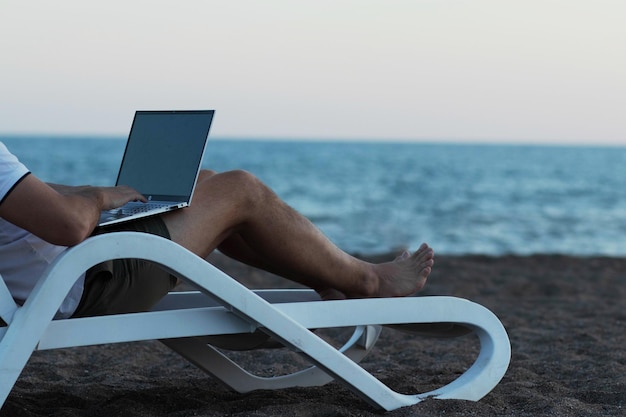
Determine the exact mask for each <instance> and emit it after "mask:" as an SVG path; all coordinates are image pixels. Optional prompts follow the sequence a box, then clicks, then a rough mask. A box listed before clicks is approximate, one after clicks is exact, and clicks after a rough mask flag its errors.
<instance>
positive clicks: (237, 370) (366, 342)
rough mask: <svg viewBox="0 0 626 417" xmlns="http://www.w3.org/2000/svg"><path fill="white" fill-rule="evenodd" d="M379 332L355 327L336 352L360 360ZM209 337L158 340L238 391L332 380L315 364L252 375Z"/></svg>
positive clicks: (369, 328) (374, 329) (270, 388)
mask: <svg viewBox="0 0 626 417" xmlns="http://www.w3.org/2000/svg"><path fill="white" fill-rule="evenodd" d="M381 331H382V328H381V326H357V327H356V328H355V330H354V332H353V333H352V336H351V337H350V339H349V340H348V341H347V342H346V343H345V344H344V345H343V346H342V347H341V348H340V349H339V352H342V353H344V354H345V355H346V356H347V357H349V358H350V359H352V360H353V361H355V362H359V361H361V360H362V359H363V358H364V357H365V356H366V355H367V354H368V353H369V352H370V350H371V349H372V348H373V347H374V344H375V343H376V341H377V340H378V337H379V336H380V333H381ZM207 339H208V340H207ZM210 339H211V338H210V337H208V338H204V337H193V338H179V339H164V340H161V342H162V343H163V344H165V345H166V346H168V347H169V348H170V349H172V350H174V351H175V352H177V353H178V354H180V355H181V356H183V357H184V358H185V359H187V360H189V361H190V362H191V363H193V364H194V365H196V366H198V367H199V368H200V369H202V370H203V371H205V372H207V373H208V374H210V375H212V376H214V377H215V378H217V379H219V380H220V381H222V382H223V383H224V384H225V385H227V386H228V387H230V388H231V389H233V390H235V391H237V392H240V393H246V392H250V391H254V390H259V389H267V390H275V389H284V388H291V387H313V386H321V385H324V384H327V383H329V382H331V381H333V378H332V377H331V376H330V375H328V374H327V373H326V372H324V371H322V370H321V369H319V368H318V367H316V366H311V367H309V368H306V369H303V370H301V371H297V372H294V373H291V374H287V375H281V376H275V377H261V376H258V375H254V374H252V373H250V372H248V371H247V370H245V369H244V368H242V367H241V366H240V365H239V364H237V363H236V362H234V361H233V360H232V359H230V358H229V357H228V356H226V355H225V354H224V353H222V352H220V351H219V350H218V349H216V348H215V347H213V346H211V345H210V344H208V343H207V341H210Z"/></svg>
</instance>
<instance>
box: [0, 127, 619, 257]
mask: <svg viewBox="0 0 626 417" xmlns="http://www.w3.org/2000/svg"><path fill="white" fill-rule="evenodd" d="M0 140H2V141H3V142H4V143H5V144H6V145H7V146H8V147H9V149H11V150H12V151H13V153H15V154H16V155H18V156H19V157H20V159H21V160H22V161H23V162H24V163H25V164H26V165H27V166H28V167H29V168H30V169H31V170H32V171H33V172H34V173H35V174H36V175H37V176H38V177H40V178H42V179H44V180H46V181H50V182H57V183H66V184H74V185H78V184H93V185H110V184H112V183H113V182H114V181H115V177H116V173H117V169H118V165H119V161H120V159H121V156H122V153H123V150H124V140H123V138H45V137H6V136H5V137H2V136H0ZM203 165H204V166H205V167H207V168H212V169H215V170H217V171H223V170H229V169H238V168H241V169H246V170H248V171H251V172H252V173H254V174H256V175H257V176H258V177H260V178H261V179H262V180H263V181H264V182H266V183H267V184H268V185H269V186H270V187H272V188H273V189H274V190H275V191H276V192H277V194H278V195H279V196H280V197H281V198H283V199H284V200H285V201H286V202H287V203H289V204H290V205H291V206H293V207H294V208H296V209H297V210H298V211H300V212H301V213H303V214H304V215H305V216H307V217H308V218H309V219H311V220H312V221H313V222H314V223H315V224H316V225H317V226H319V227H320V229H321V230H322V231H323V232H324V233H325V234H326V235H327V236H329V237H330V238H331V239H332V240H333V241H334V242H335V243H336V244H337V245H338V246H340V247H341V248H343V249H345V250H347V251H350V252H355V253H363V254H371V253H379V252H384V251H389V250H394V249H397V248H401V247H412V248H414V247H416V246H418V245H419V244H420V243H421V242H428V243H429V244H430V245H431V246H433V247H434V248H435V250H436V252H437V253H440V254H487V255H503V254H518V255H528V254H534V253H550V254H554V253H559V254H570V255H609V256H624V255H626V193H625V192H624V181H625V180H626V148H621V147H565V146H517V145H502V146H501V145H457V144H426V143H369V142H363V143H359V142H315V141H310V142H301V141H292V142H287V141H255V140H232V139H231V140H227V139H211V140H210V142H209V146H208V149H207V154H206V157H205V160H204V163H203Z"/></svg>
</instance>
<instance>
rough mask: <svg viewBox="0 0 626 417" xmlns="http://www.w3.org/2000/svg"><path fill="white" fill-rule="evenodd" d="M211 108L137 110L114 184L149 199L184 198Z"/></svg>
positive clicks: (193, 178)
mask: <svg viewBox="0 0 626 417" xmlns="http://www.w3.org/2000/svg"><path fill="white" fill-rule="evenodd" d="M213 113H214V111H213V110H206V111H204V110H199V111H138V112H136V113H135V119H134V120H133V125H132V127H131V131H130V135H129V138H128V142H127V144H126V151H125V152H124V158H123V160H122V165H121V168H120V172H119V175H118V178H117V182H116V184H117V185H128V186H131V187H133V188H135V189H136V190H137V191H139V192H140V193H142V194H143V195H144V196H146V197H147V198H148V199H150V200H161V201H187V200H188V199H189V197H190V196H191V193H192V192H193V188H194V186H195V182H196V178H197V175H198V168H199V166H200V164H201V163H202V157H203V155H204V149H205V146H206V141H207V137H208V134H209V128H210V126H211V121H212V119H213Z"/></svg>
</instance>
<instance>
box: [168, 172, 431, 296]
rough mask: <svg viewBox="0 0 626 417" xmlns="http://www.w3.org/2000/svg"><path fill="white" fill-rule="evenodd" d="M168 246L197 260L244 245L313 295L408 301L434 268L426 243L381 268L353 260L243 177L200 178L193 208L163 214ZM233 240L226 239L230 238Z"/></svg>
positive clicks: (245, 254)
mask: <svg viewBox="0 0 626 417" xmlns="http://www.w3.org/2000/svg"><path fill="white" fill-rule="evenodd" d="M163 218H164V220H165V222H166V224H167V227H168V229H169V231H170V235H171V237H172V240H173V241H175V242H177V243H179V244H181V245H182V246H184V247H186V248H187V249H189V250H191V251H192V252H194V253H196V254H197V255H199V256H201V257H206V256H208V254H209V253H211V252H212V251H213V250H214V249H216V248H217V247H219V246H220V245H222V247H224V248H227V247H230V248H231V249H230V250H231V251H234V249H233V248H234V247H235V243H237V242H239V243H240V244H241V243H242V242H243V243H245V246H243V245H242V246H241V252H240V253H239V259H242V260H244V261H246V260H247V261H248V263H251V264H255V263H256V264H257V265H258V266H261V267H263V268H264V269H267V270H270V271H272V272H275V273H277V274H279V275H281V276H284V277H285V278H288V279H291V280H293V281H296V282H299V283H301V284H304V285H306V286H309V287H311V288H314V289H316V290H318V291H325V290H326V289H334V290H337V291H339V292H341V293H342V294H344V295H345V296H347V297H359V298H360V297H390V296H405V295H410V294H413V293H415V292H416V291H418V290H420V289H421V288H422V287H423V286H424V284H425V282H426V279H427V277H428V275H429V273H430V271H431V268H432V265H433V262H434V261H433V256H434V255H433V251H432V249H430V248H429V247H428V246H426V245H422V247H420V249H419V250H418V251H417V252H415V253H414V254H411V255H409V256H406V257H403V258H398V259H396V260H394V261H392V262H388V263H383V264H370V263H367V262H363V261H361V260H358V259H356V258H354V257H352V256H350V255H348V254H346V253H345V252H343V251H341V250H340V249H339V248H337V247H336V246H335V245H334V244H332V243H331V242H330V241H329V240H328V239H327V238H326V237H325V236H324V235H323V234H322V233H321V232H320V231H319V230H318V229H317V228H316V227H315V226H314V225H313V224H312V223H311V222H310V221H309V220H308V219H306V218H305V217H303V216H301V215H300V214H298V213H297V212H296V211H295V210H293V209H292V208H290V207H289V206H287V205H286V204H285V203H283V202H282V201H281V200H280V199H279V198H278V197H277V196H276V195H275V194H274V193H273V192H272V191H271V190H270V189H269V188H267V187H266V186H265V185H264V184H262V183H261V182H260V181H259V180H258V179H256V178H255V177H254V176H252V175H250V174H248V173H246V172H243V171H231V172H227V173H223V174H217V175H211V174H207V173H203V175H202V176H201V178H200V180H199V182H198V186H197V187H196V193H195V194H194V198H193V204H192V205H191V207H189V208H186V209H184V210H178V211H176V212H173V213H170V214H168V215H166V216H163ZM229 239H231V240H229Z"/></svg>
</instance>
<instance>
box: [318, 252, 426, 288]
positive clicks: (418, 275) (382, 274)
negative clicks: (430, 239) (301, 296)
mask: <svg viewBox="0 0 626 417" xmlns="http://www.w3.org/2000/svg"><path fill="white" fill-rule="evenodd" d="M434 256H435V254H434V252H433V250H432V249H431V248H430V247H429V246H428V245H427V244H425V243H423V244H422V245H421V246H420V247H419V249H418V250H417V251H415V252H414V253H413V254H411V253H409V252H408V251H404V252H403V253H402V254H400V256H398V257H397V258H396V259H394V260H393V261H391V262H385V263H382V264H368V265H369V267H370V271H369V272H370V273H369V274H368V277H369V279H366V280H365V282H366V284H365V285H363V287H360V291H359V292H354V293H352V292H351V293H344V292H341V291H340V290H337V289H335V288H320V289H316V291H317V293H318V294H319V295H320V297H321V298H322V299H323V300H343V299H346V298H366V297H404V296H408V295H411V294H414V293H416V292H418V291H419V290H421V289H422V288H423V287H424V285H425V284H426V279H427V278H428V275H429V274H430V272H431V270H432V266H433V264H434V262H435V261H434ZM365 288H367V289H366V290H365Z"/></svg>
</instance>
